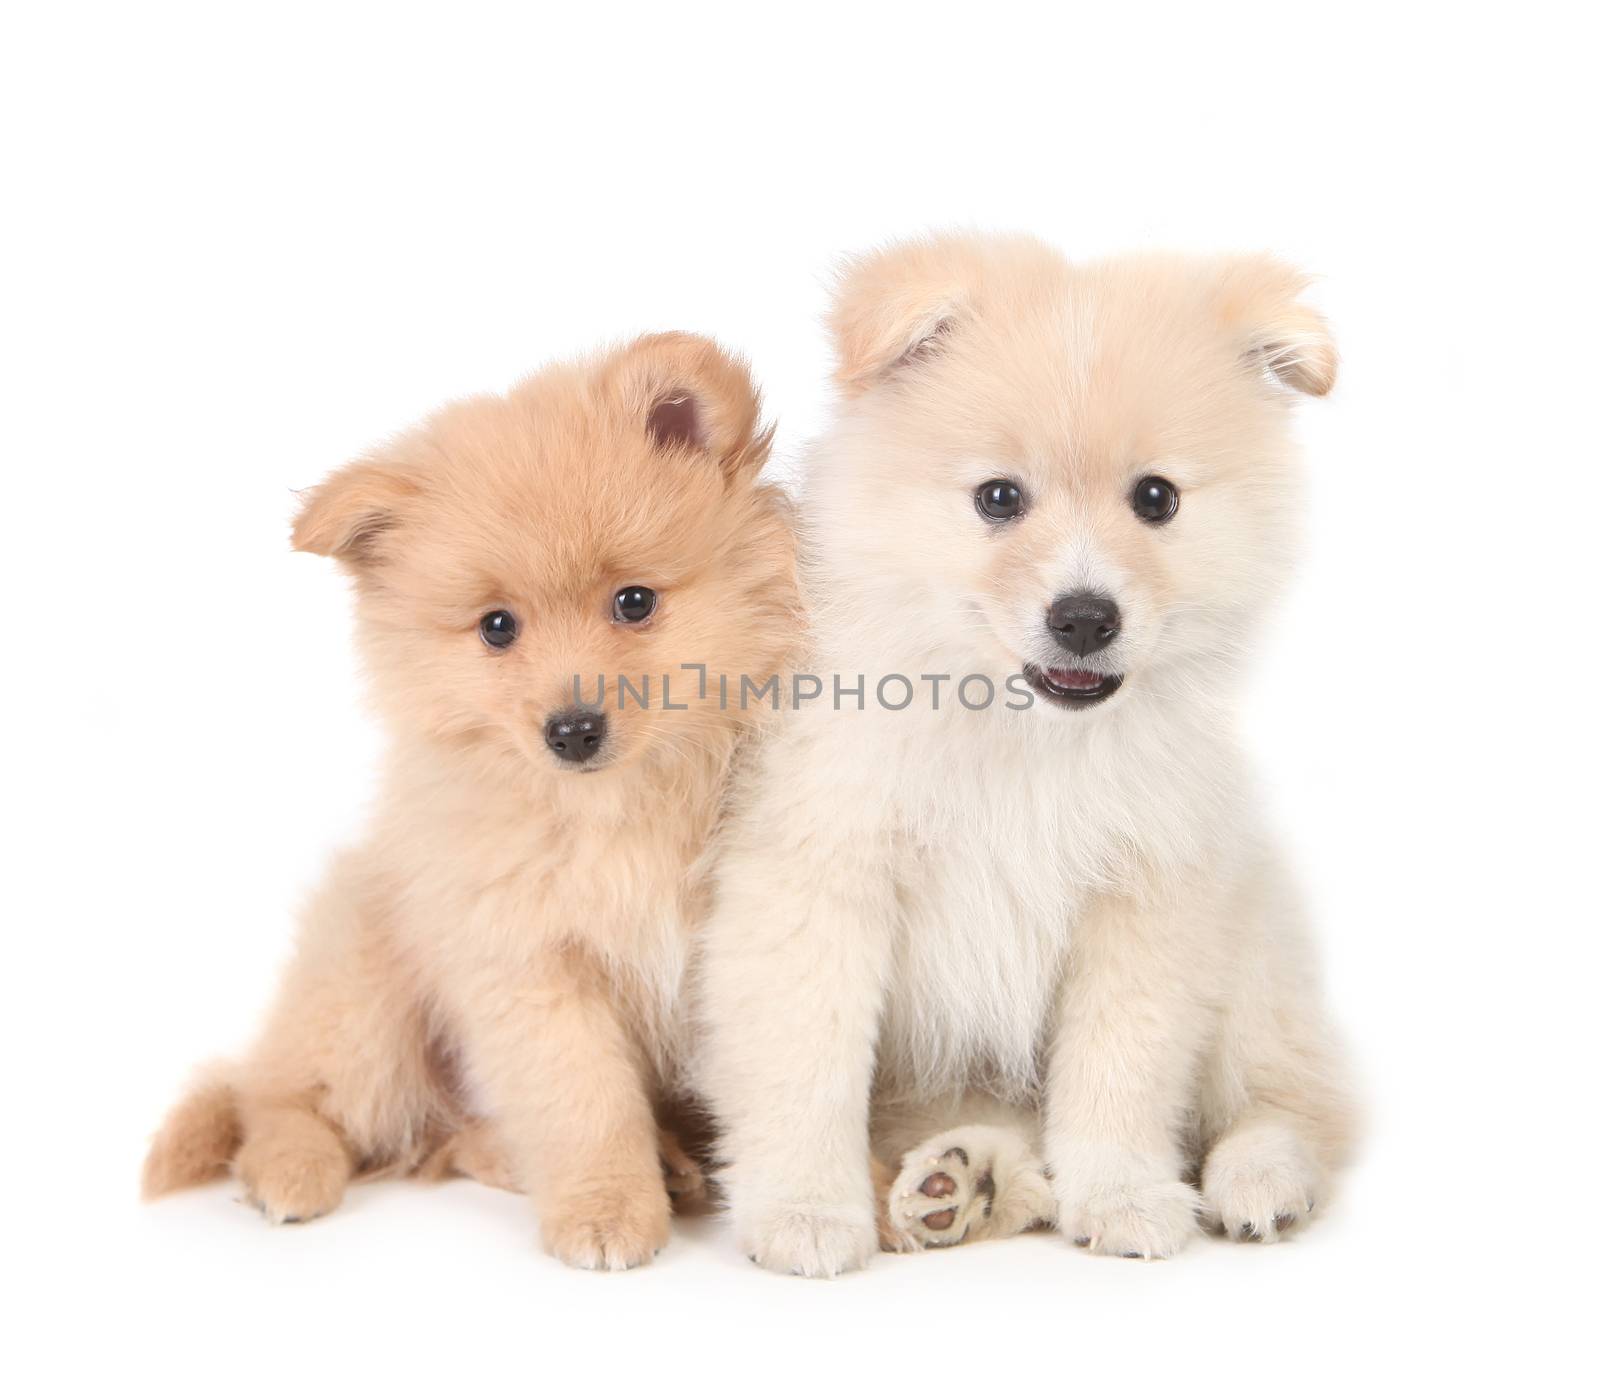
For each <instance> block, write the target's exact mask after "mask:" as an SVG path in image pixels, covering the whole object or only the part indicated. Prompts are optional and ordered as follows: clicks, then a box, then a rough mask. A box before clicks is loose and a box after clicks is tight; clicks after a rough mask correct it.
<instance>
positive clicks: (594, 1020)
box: [457, 951, 671, 1269]
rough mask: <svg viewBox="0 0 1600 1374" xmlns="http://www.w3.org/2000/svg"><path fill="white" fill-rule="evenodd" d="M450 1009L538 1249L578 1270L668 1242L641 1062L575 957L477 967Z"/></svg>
mask: <svg viewBox="0 0 1600 1374" xmlns="http://www.w3.org/2000/svg"><path fill="white" fill-rule="evenodd" d="M467 993H468V995H466V996H464V997H463V998H462V999H461V1001H460V1004H459V1005H458V1007H457V1015H458V1016H459V1018H460V1020H461V1022H462V1027H463V1030H464V1031H465V1041H466V1050H467V1056H468V1060H469V1063H470V1066H471V1072H472V1073H473V1075H474V1076H475V1077H476V1079H477V1080H478V1082H479V1085H480V1087H481V1089H482V1091H483V1092H484V1093H485V1095H486V1096H487V1098H488V1105H489V1108H490V1113H491V1115H492V1116H493V1118H494V1119H495V1121H496V1122H497V1123H499V1135H500V1138H501V1140H502V1142H503V1145H504V1148H505V1150H506V1152H507V1155H508V1156H509V1163H510V1174H511V1176H513V1177H515V1178H516V1179H517V1180H519V1181H520V1182H521V1183H522V1184H523V1185H524V1187H525V1188H526V1190H527V1192H528V1193H529V1195H530V1196H531V1197H532V1198H533V1201H534V1205H535V1207H536V1208H537V1209H538V1212H539V1220H540V1231H541V1234H542V1236H543V1239H544V1244H545V1247H546V1248H547V1249H548V1250H549V1251H550V1252H551V1253H552V1254H554V1255H555V1256H556V1257H557V1258H559V1259H561V1260H564V1261H565V1262H566V1263H568V1264H571V1265H575V1266H576V1267H578V1268H580V1269H631V1268H632V1267H633V1266H635V1265H638V1264H643V1263H644V1262H645V1261H647V1260H648V1259H650V1257H651V1256H652V1255H654V1254H655V1253H656V1251H658V1250H659V1249H660V1248H661V1247H662V1246H663V1245H665V1244H666V1243H667V1235H668V1227H669V1216H670V1212H671V1203H670V1200H669V1198H668V1196H667V1190H666V1187H665V1185H664V1184H663V1182H662V1177H661V1160H660V1157H659V1154H658V1151H657V1132H656V1120H655V1113H654V1111H653V1109H652V1107H651V1101H650V1094H649V1092H648V1090H647V1087H646V1083H647V1077H646V1070H645V1065H644V1061H643V1057H642V1055H641V1054H640V1052H639V1049H638V1046H637V1045H636V1043H635V1042H634V1039H633V1037H632V1036H631V1035H630V1034H629V1033H628V1030H627V1028H626V1027H625V1026H624V1024H623V1022H622V1020H621V1018H620V1017H619V1016H618V1014H617V1011H616V1009H615V991H614V989H613V988H612V987H611V985H610V983H609V981H608V980H607V979H606V978H605V977H604V975H603V974H602V973H601V971H600V970H599V969H598V968H597V967H596V966H595V965H594V964H593V963H592V962H591V961H590V960H589V959H588V958H586V957H585V956H584V955H582V954H580V953H578V952H575V951H551V952H550V953H549V954H548V955H547V956H546V959H545V962H544V964H543V965H542V966H541V967H539V968H538V969H535V970H531V971H530V970H526V969H522V970H517V969H505V970H483V971H482V972H480V974H479V975H478V976H476V977H475V978H473V979H472V980H470V987H469V988H468V989H467Z"/></svg>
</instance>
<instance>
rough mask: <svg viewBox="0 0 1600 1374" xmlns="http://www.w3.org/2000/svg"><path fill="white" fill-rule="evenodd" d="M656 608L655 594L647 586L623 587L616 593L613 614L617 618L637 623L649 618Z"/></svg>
mask: <svg viewBox="0 0 1600 1374" xmlns="http://www.w3.org/2000/svg"><path fill="white" fill-rule="evenodd" d="M655 608H656V594H655V593H654V592H653V591H651V590H650V588H648V587H624V588H623V589H622V590H621V591H620V592H618V593H617V597H616V602H615V603H614V609H613V614H614V615H615V617H616V618H617V619H618V620H622V621H626V622H627V623H628V624H629V625H637V624H638V623H639V622H640V621H641V620H648V619H650V613H651V612H652V611H653V610H655Z"/></svg>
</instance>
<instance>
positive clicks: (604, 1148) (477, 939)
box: [145, 335, 796, 1268]
mask: <svg viewBox="0 0 1600 1374" xmlns="http://www.w3.org/2000/svg"><path fill="white" fill-rule="evenodd" d="M685 397H692V398H693V399H694V402H695V404H696V405H697V407H698V417H699V424H698V428H697V432H696V433H695V435H694V436H693V438H692V440H690V441H685V442H671V443H668V442H664V441H663V442H658V437H659V436H658V434H654V433H652V431H651V429H650V427H649V424H648V417H649V416H650V414H651V412H652V408H653V407H654V406H656V405H657V404H658V403H659V402H661V401H665V400H672V401H676V400H681V399H682V398H685ZM758 410H759V406H758V401H757V397H756V394H755V392H754V390H753V388H752V387H751V385H750V381H749V377H748V375H747V373H746V372H745V370H744V368H743V367H742V366H741V365H740V364H738V363H736V362H735V361H733V360H732V359H730V358H728V357H727V356H726V355H724V354H722V353H721V352H720V351H719V350H718V349H717V348H716V346H715V345H714V344H712V343H711V342H710V341H708V340H704V339H699V338H694V337H692V336H688V335H659V336H654V337H650V338H645V339H641V340H640V341H638V342H637V343H635V344H633V345H631V346H629V347H627V348H623V349H620V350H617V351H615V352H613V353H611V354H609V355H607V356H604V357H601V358H599V359H596V360H593V361H590V362H587V363H584V364H581V365H566V366H557V367H552V368H549V369H547V370H546V371H544V372H542V373H540V374H538V375H537V376H535V377H533V378H532V379H531V380H530V381H528V382H527V383H525V384H524V385H522V386H520V387H519V388H517V389H516V390H514V391H512V392H511V393H509V394H508V395H506V396H503V397H482V398H477V399H473V400H470V401H466V402H463V403H461V404H458V405H454V406H451V407H449V408H447V409H445V410H443V411H441V412H440V413H439V414H437V415H435V416H434V417H433V418H432V419H430V420H429V421H428V422H426V423H425V424H424V425H423V426H421V427H420V428H418V429H417V430H415V431H413V432H411V433H409V434H407V435H405V436H404V437H402V438H401V439H400V440H399V441H397V442H396V443H395V444H394V445H392V446H391V447H390V448H388V449H387V450H385V451H383V452H381V453H377V454H375V455H373V456H371V457H369V458H366V459H363V460H362V461H360V462H357V463H354V464H352V465H351V466H350V467H348V468H345V469H344V470H342V471H341V472H338V473H336V474H334V476H332V477H331V478H329V479H328V481H327V482H325V483H324V484H323V485H322V486H321V487H319V488H317V489H316V490H315V491H313V492H312V493H311V494H310V496H309V497H308V498H307V500H306V502H305V505H304V508H303V510H302V512H301V514H300V518H299V520H298V521H297V523H296V526H295V545H296V547H297V548H302V549H307V550H311V551H313V552H317V553H322V554H325V555H329V556H332V557H335V558H338V559H340V560H341V561H342V562H343V564H344V565H345V566H346V567H347V568H348V569H349V570H350V571H351V572H352V573H353V575H354V579H355V584H356V613H355V625H356V632H357V639H358V642H359V646H360V649H361V652H362V656H363V658H364V659H365V662H366V665H367V668H368V670H369V674H370V684H371V696H372V701H373V705H374V707H375V708H376V710H377V712H378V713H379V715H380V716H381V718H382V719H383V721H384V723H385V724H386V725H387V726H388V728H389V731H390V734H391V736H392V743H391V748H390V752H389V757H388V763H387V768H386V777H385V783H384V787H383V791H382V798H381V803H380V806H379V809H378V814H377V817H376V819H375V821H374V823H373V825H372V828H371V830H370V833H369V835H368V837H367V838H366V840H365V841H364V842H363V843H362V844H361V845H359V846H358V847H357V848H356V849H354V850H352V851H351V852H349V853H347V854H344V855H342V856H341V857H340V858H339V859H338V860H337V861H336V862H335V863H334V864H333V866H332V868H331V870H330V872H329V874H328V876H327V879H326V880H325V882H324V883H323V886H322V888H321V890H320V891H319V892H318V894H317V895H316V897H315V898H314V899H313V900H312V902H311V904H310V906H309V908H308V910H307V911H306V913H305V917H304V921H303V925H302V930H301V939H300V944H299V948H298V951H297V953H296V956H295V958H294V960H293V962H292V963H291V965H290V967H289V969H288V971H287V973H286V974H285V977H284V980H283V985H282V988H281V990H280V993H279V996H278V1000H277V1004H276V1006H275V1007H274V1008H273V1010H272V1013H271V1015H270V1016H269V1018H268V1021H267V1024H266V1028H265V1030H264V1032H263V1034H262V1035H261V1037H260V1039H259V1040H258V1042H257V1043H256V1045H255V1047H254V1049H253V1050H252V1051H251V1052H250V1054H249V1055H248V1056H246V1057H245V1059H244V1060H243V1061H242V1062H240V1063H239V1064H237V1065H235V1066H233V1067H232V1068H231V1069H230V1070H229V1071H228V1072H227V1074H226V1075H225V1076H224V1077H220V1078H213V1079H211V1080H209V1081H208V1082H207V1084H206V1085H205V1086H203V1087H202V1088H201V1089H200V1090H198V1092H197V1093H196V1094H195V1095H194V1096H193V1097H191V1098H189V1099H187V1100H186V1101H185V1102H183V1103H181V1104H180V1105H179V1107H178V1108H177V1109H176V1110H175V1112H174V1114H173V1116H172V1117H171V1118H170V1119H169V1121H168V1123H167V1125H166V1126H165V1127H164V1128H163V1130H162V1132H161V1133H160V1135H159V1136H158V1137H157V1139H156V1142H155V1145H154V1147H153V1149H152V1151H151V1155H150V1159H149V1161H148V1164H147V1166H146V1172H145V1179H146V1191H147V1193H148V1194H151V1195H155V1194H159V1193H161V1192H164V1191H167V1190H169V1189H171V1188H173V1187H177V1186H181V1185H183V1184H185V1183H191V1182H197V1181H200V1180H202V1179H204V1178H208V1177H212V1176H214V1175H215V1174H216V1173H218V1172H219V1171H220V1170H221V1169H222V1168H224V1167H227V1166H229V1165H231V1167H232V1168H233V1170H234V1172H235V1173H236V1174H237V1175H238V1176H239V1178H240V1179H241V1180H242V1182H243V1183H244V1185H245V1187H246V1189H247V1190H248V1192H249V1194H250V1196H251V1197H252V1198H253V1199H254V1200H255V1201H256V1202H257V1204H258V1205H259V1206H260V1207H261V1209H262V1210H263V1211H264V1212H265V1213H266V1215H267V1216H268V1217H270V1218H271V1219H273V1220H275V1221H287V1220H300V1219H306V1218H309V1217H311V1216H314V1215H317V1214H319V1213H321V1212H325V1211H327V1210H328V1209H329V1208H331V1207H333V1206H335V1205H337V1203H338V1201H339V1198H340V1196H341V1194H342V1192H343V1189H344V1186H345V1184H346V1183H347V1182H348V1181H349V1180H350V1179H351V1178H352V1177H355V1176H357V1175H361V1174H370V1173H375V1172H397V1171H406V1170H411V1169H415V1168H418V1167H419V1166H422V1165H424V1163H425V1162H426V1163H427V1165H428V1168H429V1170H430V1171H431V1172H433V1173H442V1172H449V1171H453V1170H460V1171H465V1172H469V1173H473V1174H475V1175H478V1176H481V1177H486V1178H488V1179H489V1180H490V1181H494V1182H499V1183H501V1184H502V1185H509V1184H512V1183H514V1184H515V1185H516V1186H519V1187H521V1188H524V1189H525V1190H526V1191H527V1192H529V1193H530V1194H531V1195H532V1197H533V1199H534V1201H535V1204H536V1205H537V1207H538V1209H539V1212H540V1215H541V1218H542V1229H543V1235H544V1240H545V1243H546V1245H547V1246H548V1247H549V1248H550V1249H551V1250H552V1251H553V1252H554V1253H556V1254H557V1255H559V1256H561V1257H562V1258H563V1259H565V1260H568V1261H569V1262H572V1263H575V1264H579V1265H584V1266H589V1267H608V1268H618V1267H624V1266H627V1265H631V1264H636V1263H639V1262H641V1261H643V1260H646V1259H648V1258H649V1257H650V1255H651V1254H652V1253H653V1252H654V1251H655V1250H656V1249H658V1248H659V1247H660V1246H661V1245H662V1244H663V1243H664V1241H665V1240H666V1237H667V1217H668V1204H669V1186H664V1183H663V1164H662V1154H663V1153H664V1151H663V1147H662V1145H661V1144H660V1143H659V1142H658V1127H657V1119H656V1118H657V1112H658V1110H660V1109H661V1108H663V1106H664V1105H665V1104H667V1103H668V1102H669V1101H670V1100H671V1099H672V1098H673V1097H674V1096H676V1095H678V1094H679V1093H680V1092H681V1090H682V1087H683V1085H682V1083H681V1081H680V1072H679V1070H680V1064H681V1061H682V1057H683V1055H682V1044H681V1030H680V1021H679V1016H678V1010H679V1006H678V1003H679V987H680V981H681V978H682V973H683V968H684V964H685V960H686V957H687V949H688V940H689V935H690V931H691V929H692V927H693V925H694V923H695V921H696V918H697V916H698V914H699V912H700V909H701V904H702V903H701V896H700V888H699V884H698V881H697V878H696V873H697V869H696V864H697V861H698V860H699V859H700V857H701V854H702V851H703V849H704V847H705V845H706V842H707V840H708V838H709V837H710V835H711V832H712V829H713V827H714V825H715V823H716V820H717V817H718V814H719V807H720V804H721V796H722V790H723V784H724V780H725V778H726V776H727V774H728V770H729V768H730V765H731V763H732V760H733V757H734V753H735V749H736V746H737V745H738V743H739V741H740V739H741V738H742V737H743V735H744V734H745V733H747V729H748V727H749V725H750V723H751V719H750V718H747V717H745V716H742V715H741V714H740V712H739V711H738V709H737V705H738V703H737V700H734V701H733V702H732V704H731V706H730V708H729V709H723V708H722V707H721V705H720V703H719V701H718V697H717V693H716V691H715V689H714V688H713V690H712V692H711V693H710V694H709V696H708V697H707V698H706V699H705V700H701V699H699V698H698V697H697V696H696V695H695V693H694V691H693V688H694V687H695V686H696V685H697V681H698V678H697V674H695V673H685V672H684V671H683V670H682V669H681V666H680V665H683V664H706V665H708V669H707V670H708V672H709V673H710V674H712V675H715V674H718V673H727V674H728V675H729V676H730V677H731V678H732V679H733V680H734V681H735V682H737V680H738V678H739V675H740V674H741V673H746V674H749V675H751V676H752V677H753V678H757V679H758V680H762V679H765V678H766V677H767V676H769V675H770V674H772V673H774V672H776V671H778V670H779V668H780V667H781V666H782V664H783V663H784V661H785V659H786V656H787V654H788V652H789V646H790V640H791V637H792V636H793V634H794V630H795V624H796V603H795V592H794V583H793V553H792V548H791V542H790V537H789V533H788V529H787V523H786V519H785V507H784V503H783V501H782V499H781V497H780V496H779V495H778V494H777V493H776V492H775V491H774V490H773V489H771V488H769V487H764V486H761V485H759V484H758V483H757V482H756V480H755V479H756V476H757V474H758V472H759V469H760V467H761V464H762V462H763V460H764V458H765V456H766V452H767V448H768V442H769V435H768V434H767V433H765V432H762V431H760V430H759V429H758V428H757V417H758ZM636 584H637V585H644V586H648V587H651V588H653V589H654V590H656V592H657V593H658V594H659V597H660V601H659V605H658V607H657V610H656V612H655V614H654V616H653V617H652V618H651V620H650V621H649V622H648V623H646V624H643V625H637V626H634V625H626V624H619V623H616V622H615V621H614V620H613V617H612V615H611V608H612V599H613V597H614V595H615V593H616V591H617V590H618V589H620V588H622V587H625V586H630V585H636ZM497 609H506V610H509V611H511V612H512V613H513V614H514V615H515V616H516V618H517V620H518V623H519V624H520V625H521V627H522V632H521V634H520V636H519V637H518V639H517V640H516V641H515V643H513V644H512V645H511V646H510V647H509V648H506V649H503V650H499V651H495V650H491V649H489V648H488V647H486V645H485V644H484V643H483V642H482V641H481V639H480V637H479V633H478V626H479V622H480V619H481V618H482V617H483V615H484V614H485V613H486V612H488V611H491V610H497ZM601 673H604V674H605V675H606V678H607V683H608V686H607V703H606V705H607V710H608V717H609V735H608V739H607V744H606V746H605V748H606V752H605V753H604V754H603V755H602V756H601V757H602V758H603V759H604V760H605V766H604V767H602V768H600V769H598V770H597V771H578V770H575V769H571V768H564V767H563V765H562V764H560V763H559V762H558V761H557V760H556V759H555V758H554V756H553V755H551V753H550V752H549V750H548V749H547V748H546V745H545V741H544V733H543V732H544V725H545V722H546V719H547V718H548V717H549V716H550V715H551V713H552V712H554V711H557V710H560V709H563V708H565V707H567V706H569V705H570V704H571V696H572V690H573V676H574V674H581V675H582V683H583V692H584V695H585V697H586V698H589V699H592V698H593V696H594V694H595V691H596V679H597V676H598V675H599V674H601ZM619 673H622V674H626V675H627V676H628V678H629V679H630V680H631V681H632V682H633V683H635V684H640V683H642V682H644V681H645V679H646V677H648V678H649V680H650V681H651V682H652V684H653V685H654V687H655V690H656V692H657V693H659V691H660V684H661V681H662V678H663V676H664V675H671V678H672V682H673V697H674V699H675V701H678V702H682V703H683V704H684V705H685V706H687V708H688V709H684V710H663V709H660V700H659V696H657V697H656V698H655V699H654V700H653V703H652V709H649V710H646V709H643V708H641V707H639V706H638V705H637V704H636V703H635V702H632V701H630V702H629V703H628V706H627V708H625V709H622V710H618V709H616V688H615V676H616V675H617V674H619ZM755 709H756V708H754V707H752V713H753V711H754V710H755ZM308 785H315V782H314V780H311V779H308ZM485 1122H487V1123H492V1124H484V1123H485ZM458 1131H460V1132H462V1134H461V1135H459V1136H456V1135H455V1133H456V1132H458ZM452 1137H454V1138H452ZM665 1153H666V1154H667V1155H668V1159H669V1168H668V1173H669V1175H670V1174H673V1173H676V1174H677V1175H678V1177H677V1178H676V1179H673V1180H671V1184H672V1185H675V1186H676V1188H677V1190H678V1191H680V1192H694V1191H696V1188H697V1185H696V1184H695V1182H694V1180H693V1179H691V1178H688V1177H687V1175H688V1174H689V1173H690V1172H691V1170H690V1169H689V1168H688V1167H686V1159H685V1158H684V1157H683V1156H682V1155H681V1152H679V1151H677V1149H676V1147H675V1146H674V1147H672V1148H671V1149H668V1150H666V1151H665Z"/></svg>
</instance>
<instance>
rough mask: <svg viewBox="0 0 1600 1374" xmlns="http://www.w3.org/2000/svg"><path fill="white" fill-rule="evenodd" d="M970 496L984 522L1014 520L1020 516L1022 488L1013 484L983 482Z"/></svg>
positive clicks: (997, 481) (998, 481)
mask: <svg viewBox="0 0 1600 1374" xmlns="http://www.w3.org/2000/svg"><path fill="white" fill-rule="evenodd" d="M972 495H973V499H974V500H975V501H976V502H977V503H978V510H979V512H980V513H981V514H982V515H983V518H984V519H985V520H1015V519H1016V518H1017V516H1019V515H1021V514H1022V488H1021V487H1019V486H1018V485H1017V484H1016V483H1015V482H1007V481H1004V480H996V481H992V482H985V483H984V484H983V485H982V486H981V487H979V488H978V489H977V491H975V492H973V494H972Z"/></svg>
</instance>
